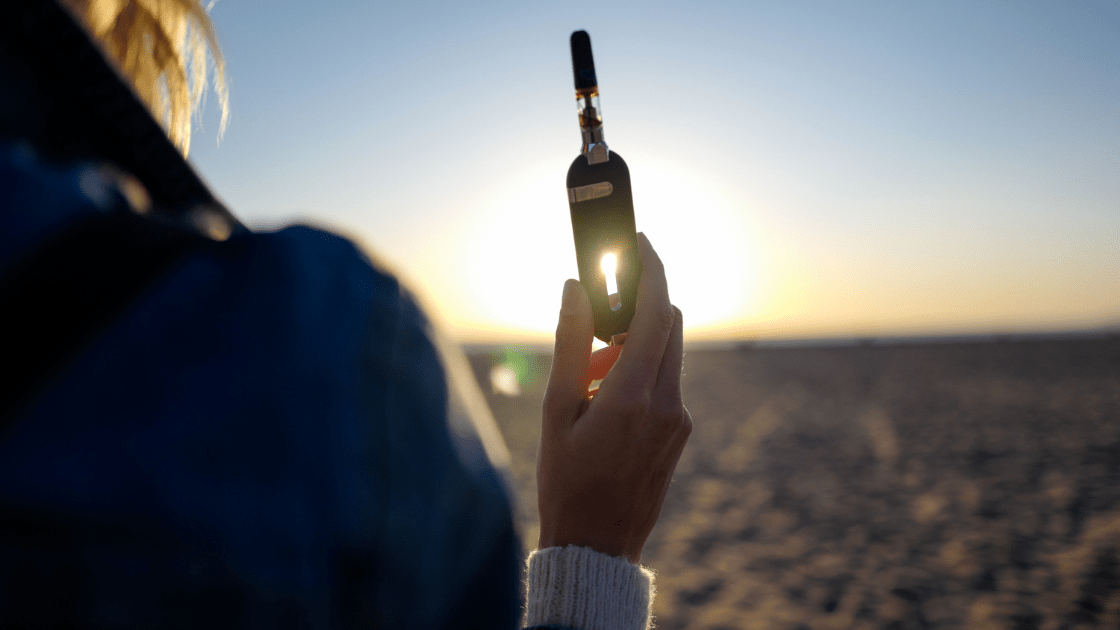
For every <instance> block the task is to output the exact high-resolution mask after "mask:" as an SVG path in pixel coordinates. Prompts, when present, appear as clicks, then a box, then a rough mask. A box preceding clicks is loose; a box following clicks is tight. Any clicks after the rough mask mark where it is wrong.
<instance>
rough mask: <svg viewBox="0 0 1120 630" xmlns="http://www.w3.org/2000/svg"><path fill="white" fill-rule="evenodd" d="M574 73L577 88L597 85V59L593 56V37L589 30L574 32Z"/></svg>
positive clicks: (581, 88)
mask: <svg viewBox="0 0 1120 630" xmlns="http://www.w3.org/2000/svg"><path fill="white" fill-rule="evenodd" d="M572 74H573V75H575V79H576V89H577V90H583V89H586V88H593V87H596V86H597V85H598V84H599V82H598V81H597V80H596V79H595V59H594V58H593V57H592V56H591V37H590V36H588V34H587V31H576V32H574V33H572Z"/></svg>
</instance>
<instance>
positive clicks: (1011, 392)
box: [470, 337, 1120, 630]
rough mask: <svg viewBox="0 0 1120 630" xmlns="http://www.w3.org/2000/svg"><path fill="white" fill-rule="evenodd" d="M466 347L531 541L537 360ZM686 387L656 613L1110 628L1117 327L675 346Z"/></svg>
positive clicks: (723, 622) (1118, 512) (1117, 562)
mask: <svg viewBox="0 0 1120 630" xmlns="http://www.w3.org/2000/svg"><path fill="white" fill-rule="evenodd" d="M511 356H514V359H515V360H516V361H519V362H520V364H521V367H520V372H521V373H522V375H523V378H522V381H523V382H522V393H521V395H519V396H506V395H501V394H498V393H495V392H494V391H492V389H491V383H490V378H489V374H490V371H491V368H492V366H494V365H496V364H500V363H502V362H509V361H510V360H511ZM470 359H471V364H472V367H473V368H474V369H475V372H476V375H477V376H478V377H479V380H480V383H481V384H482V386H483V391H484V393H486V394H487V400H488V401H489V403H490V405H491V408H492V410H493V412H494V415H495V417H496V418H497V421H498V423H499V426H500V427H501V428H502V431H503V433H504V435H505V436H506V439H507V443H508V445H509V447H510V451H511V455H512V458H513V477H514V483H515V485H516V487H517V492H518V497H519V501H520V505H519V517H520V521H521V523H520V524H521V526H522V527H523V531H524V532H525V537H526V542H527V544H530V545H533V544H535V541H536V490H535V483H536V481H535V473H536V468H535V467H536V464H535V457H536V443H537V439H538V437H539V432H540V428H539V423H540V405H541V400H542V398H543V393H544V385H545V381H546V380H547V370H548V363H549V361H550V358H549V357H548V356H547V355H539V354H535V355H534V354H526V355H520V356H519V357H518V356H515V353H514V354H513V355H511V353H509V352H504V353H498V352H476V353H474V354H472V355H471V356H470ZM683 389H684V396H685V404H686V405H687V407H688V408H689V410H690V412H691V414H692V417H693V421H694V424H695V428H694V432H693V435H692V438H691V440H690V442H689V445H688V447H687V448H686V450H685V452H684V455H683V456H682V458H681V462H680V465H679V466H678V468H677V472H676V475H675V478H674V482H673V486H672V488H671V490H670V492H669V495H668V497H667V498H666V502H665V507H664V510H663V512H662V516H661V520H660V521H659V523H658V525H657V527H656V529H654V531H653V534H652V535H651V537H650V539H649V541H648V543H647V545H646V548H645V551H644V553H643V557H642V561H643V564H647V565H649V566H651V567H652V568H654V569H655V570H656V571H657V573H658V578H657V579H658V595H657V599H656V604H655V613H656V617H657V619H656V621H657V625H658V627H660V628H666V629H670V630H676V629H684V628H690V629H693V628H695V629H702V628H703V629H712V630H714V629H717V628H758V629H768V628H775V629H777V628H782V629H807V628H813V629H817V628H823V629H840V628H891V629H906V628H1015V629H1023V630H1026V629H1035V628H1038V629H1058V628H1120V340H1118V339H1116V338H1115V337H1113V338H1110V339H1098V340H1079V341H1017V342H1003V343H961V344H925V345H891V346H878V345H865V346H848V347H834V348H815V349H814V348H756V347H742V348H739V349H736V350H723V351H694V352H689V353H688V354H687V355H686V357H685V373H684V379H683Z"/></svg>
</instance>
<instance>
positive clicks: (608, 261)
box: [599, 253, 622, 311]
mask: <svg viewBox="0 0 1120 630" xmlns="http://www.w3.org/2000/svg"><path fill="white" fill-rule="evenodd" d="M599 266H600V267H602V269H603V276H604V277H605V278H606V280H607V301H608V302H609V304H610V307H611V310H612V311H617V310H618V309H620V308H622V300H621V299H620V298H619V295H618V279H617V278H616V277H615V276H616V272H617V271H618V257H616V256H615V255H614V254H613V253H607V254H603V260H602V262H600V263H599Z"/></svg>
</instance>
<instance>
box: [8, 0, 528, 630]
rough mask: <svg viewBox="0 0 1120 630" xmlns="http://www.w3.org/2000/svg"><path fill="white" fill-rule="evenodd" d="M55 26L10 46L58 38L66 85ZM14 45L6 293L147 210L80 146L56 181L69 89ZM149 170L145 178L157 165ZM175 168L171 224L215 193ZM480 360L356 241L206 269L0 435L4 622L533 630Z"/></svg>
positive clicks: (320, 237)
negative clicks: (25, 271) (82, 234)
mask: <svg viewBox="0 0 1120 630" xmlns="http://www.w3.org/2000/svg"><path fill="white" fill-rule="evenodd" d="M47 5H50V6H49V7H48V6H47ZM25 9H26V11H25V13H26V15H23V16H22V17H21V11H24V10H25ZM40 9H42V11H41V12H40V13H41V14H42V15H47V14H49V13H50V11H52V10H54V9H57V7H56V6H54V4H53V2H50V1H49V0H16V1H15V8H13V9H12V10H11V15H14V16H15V17H11V16H9V17H11V20H10V21H9V22H8V24H7V27H12V28H17V25H19V26H18V28H24V27H25V26H26V25H28V24H30V25H31V26H26V27H27V28H32V27H35V28H39V29H41V31H40V32H36V33H35V38H36V39H40V40H42V41H44V42H46V43H44V44H43V45H44V46H47V47H49V52H50V54H55V55H56V56H59V57H64V59H63V60H62V62H63V64H65V63H68V61H67V59H65V57H66V56H67V55H80V54H84V55H86V56H88V53H89V51H88V50H84V49H82V47H83V46H84V47H85V48H91V47H90V46H89V43H88V41H86V40H84V38H80V39H81V41H76V40H74V37H73V34H72V33H70V32H69V31H66V32H64V33H62V34H57V33H55V32H54V30H56V26H55V25H53V23H50V22H49V20H47V21H45V22H44V20H46V18H43V17H42V15H40V13H36V12H37V11H39V10H40ZM27 15H30V16H31V17H29V18H28V17H27ZM48 17H49V16H48ZM23 18H27V19H23ZM20 20H23V21H22V22H21V21H20ZM36 20H39V21H36ZM43 24H46V26H43ZM57 30H63V31H65V28H64V27H63V26H58V27H57ZM56 35H57V36H56ZM9 36H10V34H5V38H4V42H0V95H3V96H4V98H3V99H0V100H2V101H3V102H0V276H2V275H3V274H5V273H8V272H9V271H11V269H13V265H15V264H16V262H17V261H19V260H20V259H21V257H23V256H25V255H27V253H29V252H31V251H34V249H35V248H36V247H38V246H39V245H40V244H41V243H42V242H43V241H44V240H45V239H47V238H49V236H50V235H51V234H54V233H56V232H57V231H58V230H59V229H61V228H63V227H64V226H66V225H68V224H69V223H70V222H73V221H76V220H78V219H80V218H82V217H88V216H89V215H91V214H93V213H98V212H116V211H121V210H122V208H121V207H120V206H121V204H123V203H125V199H124V196H122V195H120V194H108V195H106V194H104V193H105V191H104V189H103V187H102V188H97V187H96V186H95V187H94V188H90V182H91V181H93V182H94V183H96V177H95V176H94V175H93V174H94V173H96V172H97V170H98V169H99V168H100V167H101V166H102V165H103V163H104V162H116V161H117V160H118V159H120V158H118V157H116V154H114V158H113V159H112V160H110V159H107V158H105V157H104V156H103V155H101V154H100V153H99V152H98V151H96V150H93V151H92V152H91V151H89V148H90V147H93V148H94V149H96V147H97V146H98V145H97V143H96V142H94V141H90V142H89V143H86V144H82V143H81V142H78V141H80V140H82V138H77V139H76V140H75V143H76V146H78V148H79V149H82V150H85V151H86V152H85V153H84V154H82V153H81V152H80V151H78V152H77V154H79V155H82V156H83V157H81V158H80V159H57V156H58V155H64V156H65V155H70V154H68V153H67V152H66V151H65V150H60V147H57V146H53V145H52V142H47V141H40V140H39V138H42V137H51V136H49V134H47V135H36V129H39V130H43V129H48V128H49V126H50V125H51V124H52V119H51V117H50V115H46V114H42V112H44V111H46V112H48V113H49V112H51V111H54V110H55V109H57V108H58V107H61V105H58V104H57V103H54V102H52V101H51V98H50V97H49V96H43V94H42V93H41V92H43V91H44V90H45V89H46V88H43V87H42V86H49V85H51V83H49V82H56V81H62V82H65V81H68V80H70V79H69V78H67V77H65V76H61V77H60V76H57V75H55V74H51V73H45V72H44V71H42V70H41V68H40V66H41V65H42V64H43V63H47V62H49V61H50V60H49V59H47V60H46V61H44V59H46V58H47V57H49V55H48V53H47V52H43V53H42V54H41V55H39V56H32V57H28V58H20V50H19V49H18V47H8V48H5V47H4V46H5V42H8V43H10V41H11V39H10V37H9ZM52 38H53V39H52ZM59 42H62V43H59ZM75 42H76V43H75ZM67 46H69V48H67ZM45 50H46V49H45ZM55 61H58V60H57V59H56V60H55ZM59 67H65V66H64V65H60V66H59ZM47 75H49V77H48V78H46V79H43V77H44V76H47ZM73 80H74V81H79V80H81V77H77V78H74V79H73ZM102 87H105V86H94V88H96V89H94V90H93V91H94V92H96V93H99V94H100V92H98V90H100V89H101V88H102ZM108 88H113V89H117V88H116V86H108V87H106V89H108ZM86 92H89V90H87V91H86ZM76 94H77V95H76V96H75V98H79V97H81V94H82V93H81V92H80V91H79V92H78V93H76ZM97 105H98V107H99V108H100V109H97V108H92V109H93V110H95V111H97V112H110V113H112V112H118V111H120V110H121V107H116V108H115V109H114V106H111V105H112V104H111V103H110V104H109V105H106V103H98V104H97ZM125 105H127V104H125ZM82 106H83V108H84V109H83V111H86V110H88V109H91V108H90V107H88V106H89V104H88V103H85V104H82ZM122 107H123V106H122ZM52 108H54V109H52ZM126 109H127V108H126ZM118 118H119V116H118ZM111 122H112V121H110V122H107V123H106V125H109V124H110V123H111ZM126 122H127V121H126ZM141 122H143V121H141ZM24 123H26V129H29V131H28V133H27V134H26V135H19V134H13V132H12V130H13V129H20V130H22V129H24V128H25V126H24ZM116 123H120V121H119V120H118V121H116ZM149 123H150V120H149V121H148V123H144V124H149ZM137 124H140V123H137ZM141 126H143V125H141ZM127 131H128V132H129V133H132V132H131V129H130V128H129V129H128V130H127ZM20 133H22V131H21V132H20ZM93 133H94V131H91V134H93ZM60 135H65V134H60ZM149 135H150V134H149ZM133 136H135V134H133ZM126 140H127V139H126ZM67 141H68V140H67ZM127 142H131V143H132V145H136V144H141V143H140V141H139V140H135V138H134V139H133V140H127ZM127 142H126V144H127ZM153 142H156V144H158V141H153ZM163 142H165V143H166V139H165V138H164V139H163ZM132 145H129V146H125V147H124V149H123V150H124V151H125V152H126V153H127V151H130V150H133V146H132ZM66 148H67V147H62V148H61V149H66ZM166 148H168V149H170V150H171V151H172V152H173V151H174V149H173V148H171V147H170V144H169V143H167V147H166ZM157 149H158V147H157ZM161 150H162V149H161ZM136 152H138V153H142V154H143V156H145V157H144V159H145V160H147V161H146V162H143V163H141V162H138V164H140V166H139V167H138V168H141V169H144V168H148V167H149V166H150V165H151V163H152V161H153V160H155V159H156V158H153V157H151V156H152V155H154V154H153V153H152V151H149V150H147V149H145V150H144V151H136ZM156 153H158V155H159V156H163V157H162V158H160V159H163V160H164V162H166V163H167V164H170V166H169V167H160V168H150V169H149V170H150V171H151V175H150V176H148V177H145V176H143V175H142V174H138V176H140V178H141V181H143V183H144V184H146V185H147V186H148V187H149V193H150V194H151V196H152V197H153V199H155V200H157V201H160V200H165V199H172V200H174V199H176V198H177V197H176V195H179V197H178V198H183V196H182V194H181V190H182V189H183V188H186V189H190V187H191V186H193V185H195V184H197V181H196V180H197V178H195V180H192V179H191V178H192V177H193V173H191V172H190V169H189V167H186V165H185V163H182V164H176V163H175V159H174V158H172V157H167V156H168V155H169V154H168V153H167V151H165V150H163V152H162V153H159V151H156ZM48 155H49V156H50V157H49V158H48V157H46V156H48ZM157 162H158V161H157ZM118 166H119V164H118ZM176 169H178V170H176ZM184 182H185V183H184ZM180 184H182V185H181V186H180ZM109 192H110V193H112V192H113V191H109ZM194 194H195V197H198V195H203V196H205V195H208V193H207V192H206V191H202V192H201V193H198V192H196V193H194ZM210 201H211V202H212V199H211V200H210ZM167 209H170V210H175V209H176V208H174V207H168V208H167ZM58 315H59V317H61V318H67V317H81V316H82V314H81V313H60V314H58ZM51 325H52V323H51V322H50V321H47V322H44V325H43V327H42V329H41V330H40V331H38V333H39V334H42V333H43V332H44V331H46V333H47V334H49V330H50V326H51ZM26 333H27V331H14V330H5V331H4V334H8V335H16V334H26ZM456 352H457V351H451V350H448V349H447V346H446V344H443V343H441V341H440V339H439V336H438V335H437V334H436V331H434V330H433V328H432V326H431V325H430V323H429V322H428V321H427V320H426V318H425V317H424V315H423V314H422V313H421V311H420V310H419V309H418V308H417V306H416V303H415V301H414V300H413V299H412V298H411V297H410V296H409V294H408V292H407V291H406V290H404V289H403V288H402V287H401V286H400V284H399V283H398V282H397V281H396V280H395V279H394V278H393V276H392V275H390V274H388V273H385V272H384V271H381V270H379V269H377V268H375V266H373V265H372V264H371V263H370V261H369V260H367V258H366V257H364V256H363V255H362V253H361V252H359V251H357V250H356V249H355V247H354V246H353V245H352V244H350V243H349V242H347V241H345V240H343V239H341V238H339V237H337V236H334V235H332V234H329V233H326V232H323V231H319V230H315V229H311V228H307V227H290V228H287V229H284V230H280V231H278V232H272V233H252V232H249V231H239V232H237V233H235V234H234V236H233V237H232V238H230V239H229V240H228V241H227V242H225V243H223V244H222V246H221V247H217V248H208V249H206V250H200V251H195V252H191V253H188V254H187V255H185V256H183V257H182V258H181V259H180V260H178V261H177V262H176V263H175V264H173V265H172V266H171V267H170V268H169V269H167V270H166V271H165V272H164V273H163V274H161V276H160V278H159V280H158V281H157V282H155V283H154V284H153V285H150V286H148V287H147V288H146V289H145V290H144V291H142V292H141V293H140V294H139V295H137V296H135V297H134V298H133V299H132V300H131V301H130V303H129V304H128V306H127V308H126V309H125V310H124V311H123V313H122V314H121V315H120V316H119V317H117V318H115V319H113V321H111V323H110V324H109V325H107V326H105V327H103V328H101V329H99V330H97V331H96V333H95V334H94V335H93V336H91V337H89V338H88V339H87V340H86V341H85V342H84V343H83V344H82V345H81V347H80V348H78V349H76V350H75V351H74V352H73V353H72V355H71V356H70V358H69V360H68V361H67V362H66V363H65V364H64V365H63V366H61V367H60V368H59V369H58V370H57V371H56V372H55V373H53V374H52V375H51V377H50V378H49V379H48V380H47V381H46V382H44V383H41V384H40V385H41V386H40V387H39V388H37V389H36V390H34V393H33V394H32V395H31V396H30V398H29V399H28V401H27V404H26V405H24V406H23V407H22V408H21V409H20V411H19V413H18V414H17V415H16V416H15V417H13V418H12V419H11V422H10V424H9V425H8V426H7V428H6V430H5V432H4V433H3V434H2V435H0V625H3V626H5V627H18V626H22V625H34V626H36V627H59V626H68V627H105V628H140V627H144V628H148V627H237V628H255V627H261V628H265V627H268V628H272V627H286V628H332V627H359V626H360V627H409V628H452V627H493V628H513V627H516V624H517V619H518V617H519V612H520V606H519V600H520V597H519V593H520V588H521V587H520V581H519V575H520V570H521V565H522V553H523V551H522V548H521V544H520V542H519V540H518V538H517V535H516V533H515V531H514V528H513V524H512V518H511V508H510V499H509V496H510V495H509V493H508V489H507V487H506V485H505V482H504V479H503V477H502V475H501V474H500V473H499V472H498V471H497V469H496V467H495V464H497V466H498V467H499V468H500V466H501V464H502V459H503V457H504V455H503V453H504V447H503V446H502V445H501V440H500V436H498V435H497V433H496V431H495V429H494V425H493V421H492V419H490V418H488V415H487V414H488V412H486V411H485V409H484V408H481V407H479V401H480V400H481V397H480V396H479V395H478V394H477V392H474V391H473V390H472V388H474V387H475V385H474V383H473V381H472V380H471V377H470V375H469V374H468V373H467V372H466V371H464V370H462V369H461V367H462V366H463V365H464V364H463V362H462V359H461V357H459V356H458V355H457V354H456ZM17 367H18V366H17Z"/></svg>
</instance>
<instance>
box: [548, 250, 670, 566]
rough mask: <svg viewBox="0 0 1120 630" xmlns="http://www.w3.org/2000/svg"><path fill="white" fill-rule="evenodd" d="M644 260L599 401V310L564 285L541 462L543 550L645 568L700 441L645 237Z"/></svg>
mask: <svg viewBox="0 0 1120 630" xmlns="http://www.w3.org/2000/svg"><path fill="white" fill-rule="evenodd" d="M638 250H639V253H640V255H641V259H642V267H643V271H642V277H641V280H640V282H639V284H638V302H637V305H636V306H637V308H636V309H635V313H634V318H633V320H632V321H631V323H630V330H629V332H628V334H627V337H626V343H625V345H624V346H622V349H621V352H620V353H619V355H618V359H617V361H616V362H615V364H614V366H613V368H612V369H611V370H610V372H609V373H608V374H607V376H606V378H604V379H603V382H602V383H601V385H600V387H599V391H598V393H596V394H595V396H594V398H591V399H589V398H588V392H587V386H588V383H589V380H588V364H589V362H590V359H591V339H592V337H593V335H594V322H593V320H592V315H591V300H590V299H589V298H588V297H587V292H586V291H585V290H584V289H583V287H582V286H581V285H580V283H579V282H578V281H576V280H568V281H567V282H566V283H565V285H564V300H563V305H562V306H561V309H560V322H559V324H558V326H557V328H556V351H555V354H554V355H553V359H552V373H551V375H550V376H549V379H548V388H547V390H546V392H545V398H544V411H543V422H542V427H541V441H540V446H539V449H538V452H537V490H538V500H537V508H538V511H539V513H540V521H541V530H540V540H539V542H538V546H539V548H541V549H543V548H545V547H554V546H565V545H579V546H583V547H590V548H591V549H594V550H596V551H600V552H602V553H605V554H607V555H610V556H617V557H622V558H626V559H627V560H629V561H630V562H634V563H637V562H638V561H639V560H640V559H641V555H642V547H643V546H644V545H645V541H646V538H648V537H649V534H650V532H651V531H652V530H653V526H654V524H655V523H656V522H657V517H658V515H659V514H660V513H661V505H662V503H663V502H664V500H665V493H666V492H667V491H668V490H669V483H670V482H671V481H672V477H673V470H674V469H675V468H676V466H677V461H678V460H679V459H680V456H681V451H683V450H684V445H685V442H687V441H688V436H689V434H690V433H691V432H692V418H691V417H690V416H689V415H688V410H687V409H685V407H684V403H683V402H682V400H681V381H680V377H681V361H682V356H683V344H684V340H683V333H682V320H681V312H680V310H678V309H677V308H676V307H675V306H673V305H672V304H671V303H670V302H669V291H668V287H667V286H666V282H665V270H664V267H663V266H662V264H661V259H660V258H658V257H657V253H656V252H654V251H653V247H652V246H651V245H650V244H649V241H648V240H647V239H646V237H645V235H643V234H638Z"/></svg>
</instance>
